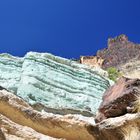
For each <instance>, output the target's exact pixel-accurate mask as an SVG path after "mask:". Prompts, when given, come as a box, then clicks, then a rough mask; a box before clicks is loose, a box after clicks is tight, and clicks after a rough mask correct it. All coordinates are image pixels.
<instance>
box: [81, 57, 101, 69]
mask: <svg viewBox="0 0 140 140" xmlns="http://www.w3.org/2000/svg"><path fill="white" fill-rule="evenodd" d="M103 62H104V60H103V59H102V58H100V57H96V56H81V57H80V63H81V64H86V65H88V66H90V67H91V68H92V67H93V68H94V67H102V65H103Z"/></svg>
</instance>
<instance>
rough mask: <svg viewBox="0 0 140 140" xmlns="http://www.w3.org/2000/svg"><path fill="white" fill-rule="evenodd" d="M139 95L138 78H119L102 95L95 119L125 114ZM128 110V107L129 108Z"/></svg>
mask: <svg viewBox="0 0 140 140" xmlns="http://www.w3.org/2000/svg"><path fill="white" fill-rule="evenodd" d="M138 95H140V79H129V78H125V77H123V78H121V79H119V80H118V81H117V83H116V84H115V85H113V86H112V87H110V88H109V89H108V90H107V91H106V92H105V94H104V96H103V101H102V103H101V105H100V107H99V113H98V115H97V117H96V120H97V121H101V120H103V119H105V118H110V117H117V116H120V115H124V114H126V113H127V112H128V111H127V108H129V107H130V108H131V107H132V106H133V103H134V101H135V100H136V97H137V96H138ZM129 112H130V109H129Z"/></svg>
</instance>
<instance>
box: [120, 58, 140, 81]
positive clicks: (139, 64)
mask: <svg viewBox="0 0 140 140" xmlns="http://www.w3.org/2000/svg"><path fill="white" fill-rule="evenodd" d="M119 69H120V71H121V72H122V74H123V75H124V76H125V77H128V78H133V79H135V78H139V77H140V60H139V59H137V58H135V59H131V60H129V62H127V63H126V64H123V65H120V66H119Z"/></svg>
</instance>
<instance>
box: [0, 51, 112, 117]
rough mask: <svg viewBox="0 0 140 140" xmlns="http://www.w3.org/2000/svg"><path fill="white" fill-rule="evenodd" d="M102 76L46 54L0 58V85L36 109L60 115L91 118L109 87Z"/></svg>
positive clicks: (94, 71) (97, 71)
mask: <svg viewBox="0 0 140 140" xmlns="http://www.w3.org/2000/svg"><path fill="white" fill-rule="evenodd" d="M99 72H100V73H99ZM104 73H105V72H104V71H103V70H100V69H90V68H89V67H88V66H85V65H81V64H78V63H76V62H74V61H70V60H68V59H64V58H61V57H56V56H53V55H51V54H47V53H35V52H30V53H28V54H27V55H26V56H25V57H24V58H18V57H13V56H10V55H7V54H1V55H0V85H1V86H3V87H4V88H6V89H8V90H9V91H12V92H14V93H15V94H16V95H18V96H20V97H22V98H23V99H24V100H26V101H27V102H28V103H30V104H31V105H33V106H38V107H37V108H38V109H39V110H42V109H44V110H46V111H48V112H54V113H59V114H68V113H78V112H79V113H80V114H83V115H85V116H92V115H94V114H95V113H96V111H97V108H98V106H99V104H100V102H101V98H102V95H103V93H104V91H105V90H106V89H107V88H108V87H109V86H110V83H109V81H108V80H107V79H106V78H104V77H103V76H101V75H104ZM36 104H37V105H36ZM38 104H39V105H40V107H39V105H38Z"/></svg>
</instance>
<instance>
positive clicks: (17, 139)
mask: <svg viewBox="0 0 140 140" xmlns="http://www.w3.org/2000/svg"><path fill="white" fill-rule="evenodd" d="M0 127H1V129H2V131H1V132H2V133H3V136H0V138H1V139H2V140H4V139H5V140H62V139H57V138H53V137H49V136H47V135H43V134H41V133H38V132H36V131H35V130H33V129H32V128H30V127H27V126H23V125H19V124H17V123H15V122H13V121H11V120H10V119H8V118H7V117H5V116H3V115H2V114H0ZM63 140H64V139H63Z"/></svg>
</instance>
